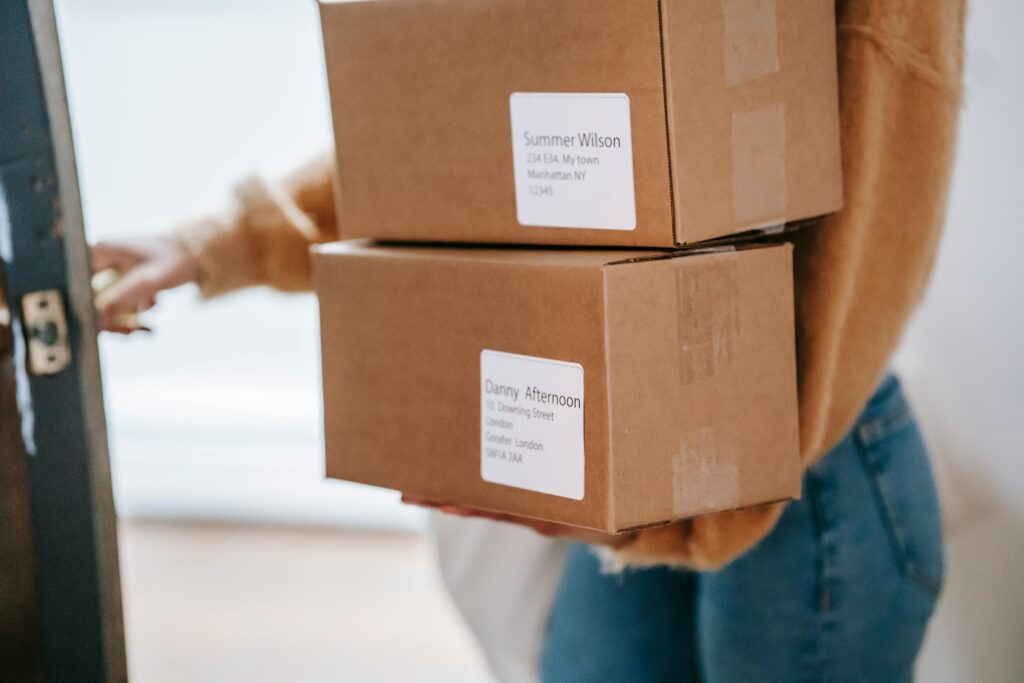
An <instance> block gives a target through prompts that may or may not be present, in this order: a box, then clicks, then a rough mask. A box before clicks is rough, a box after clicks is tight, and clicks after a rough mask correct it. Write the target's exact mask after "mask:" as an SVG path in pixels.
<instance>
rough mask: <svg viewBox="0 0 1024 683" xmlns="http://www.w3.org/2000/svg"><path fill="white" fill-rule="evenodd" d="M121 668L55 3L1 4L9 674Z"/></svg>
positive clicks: (109, 677) (78, 678)
mask: <svg viewBox="0 0 1024 683" xmlns="http://www.w3.org/2000/svg"><path fill="white" fill-rule="evenodd" d="M44 680H45V681H74V682H75V683H79V682H81V683H90V682H92V681H97V682H111V681H124V680H127V673H126V666H125V654H124V635H123V621H122V612H121V597H120V579H119V574H118V565H117V539H116V526H115V516H114V506H113V498H112V495H111V485H110V468H109V459H108V454H107V437H106V429H105V421H104V415H103V396H102V387H101V385H100V373H99V357H98V354H97V348H96V325H95V319H94V315H93V306H92V293H91V288H90V285H89V266H88V250H87V247H86V243H85V237H84V231H83V226H82V212H81V207H80V203H79V197H78V181H77V176H76V172H75V160H74V149H73V146H72V140H71V128H70V123H69V120H68V112H67V103H66V99H65V92H64V79H63V73H62V69H61V60H60V50H59V46H58V42H57V32H56V24H55V21H54V16H53V8H52V5H51V4H50V0H4V1H3V2H0V681H18V682H19V683H20V682H22V681H25V682H29V681H44Z"/></svg>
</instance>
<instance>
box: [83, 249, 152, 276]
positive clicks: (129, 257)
mask: <svg viewBox="0 0 1024 683" xmlns="http://www.w3.org/2000/svg"><path fill="white" fill-rule="evenodd" d="M139 260H140V259H139V257H138V254H135V253H132V252H129V251H127V250H125V249H123V248H121V247H118V246H116V245H113V244H110V243H109V242H97V243H96V244H95V245H93V247H92V271H93V272H94V273H99V272H100V271H104V270H107V269H108V268H114V269H115V270H128V269H129V268H131V267H132V266H133V265H135V264H136V263H138V262H139Z"/></svg>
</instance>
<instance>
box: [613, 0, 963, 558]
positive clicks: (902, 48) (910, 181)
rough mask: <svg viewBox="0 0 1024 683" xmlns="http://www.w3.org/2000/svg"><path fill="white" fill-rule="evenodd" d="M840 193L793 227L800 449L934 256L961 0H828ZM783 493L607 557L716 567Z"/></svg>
mask: <svg viewBox="0 0 1024 683" xmlns="http://www.w3.org/2000/svg"><path fill="white" fill-rule="evenodd" d="M837 19H838V50H839V55H838V56H839V89H840V93H839V96H840V120H841V126H842V145H843V174H844V181H843V182H844V193H845V197H846V203H845V206H844V208H843V210H842V211H840V212H839V213H837V214H835V215H833V216H830V217H829V218H827V219H826V220H824V221H822V222H821V223H820V224H818V225H816V226H814V227H810V228H805V229H803V230H801V231H799V232H798V233H797V234H796V235H795V236H794V237H792V238H790V239H792V241H794V243H795V244H794V281H795V285H796V325H797V330H796V332H797V366H798V386H799V400H800V440H801V457H802V460H803V463H804V465H805V467H806V466H807V465H810V464H812V463H814V462H815V461H817V460H818V459H819V458H820V457H822V456H823V455H824V454H825V453H827V452H828V451H829V450H830V449H831V448H832V447H833V446H834V445H835V444H836V443H838V442H839V441H840V440H841V439H842V438H843V435H844V434H845V433H846V432H847V431H848V430H849V429H850V427H851V425H852V424H853V423H854V421H855V420H856V417H857V415H858V414H859V412H860V411H861V410H862V409H863V406H864V405H865V403H866V402H867V400H868V398H869V397H870V396H871V393H872V391H873V390H874V388H875V386H876V385H877V383H878V381H879V380H880V378H881V376H882V374H883V373H884V371H885V367H886V364H887V363H888V361H889V357H890V355H891V354H892V352H893V350H894V349H895V348H896V345H897V343H898V342H899V340H900V337H901V335H902V332H903V328H904V326H905V324H906V322H907V319H908V318H909V316H910V314H911V312H912V311H913V309H914V307H915V306H916V304H917V302H918V301H919V299H920V298H921V296H922V294H923V292H924V289H925V285H926V284H927V281H928V277H929V275H930V273H931V270H932V265H933V262H934V260H935V255H936V250H937V246H938V243H939V237H940V233H941V229H942V225H943V221H944V215H945V209H946V197H947V193H948V186H949V180H950V171H951V167H952V161H953V152H954V147H955V138H956V124H957V118H958V115H959V108H960V82H961V72H962V59H963V30H964V2H963V0H950V1H949V2H940V3H930V2H926V1H925V0H910V1H908V2H891V1H890V0H858V1H854V0H847V1H845V2H839V3H837ZM782 509H783V505H782V504H772V505H767V506H762V507H759V508H752V509H749V510H740V511H735V512H726V513H720V514H714V515H709V516H707V517H702V518H698V519H694V520H688V521H684V522H679V523H675V524H670V525H666V526H662V527H657V528H652V529H647V530H643V531H640V532H638V533H637V534H636V535H635V536H634V537H633V540H632V541H631V542H629V543H627V544H626V545H625V546H623V547H622V548H621V549H620V550H619V551H617V553H616V555H617V556H616V557H614V558H613V559H614V560H615V561H616V562H618V563H625V564H632V565H648V564H673V565H681V566H689V567H692V568H696V569H711V568H715V567H718V566H721V565H723V564H725V563H727V562H729V561H731V560H732V559H734V558H735V557H737V556H738V555H740V554H741V553H743V552H744V551H746V550H747V549H749V548H750V547H752V546H753V545H754V544H755V543H757V541H759V540H760V539H761V538H763V537H764V536H765V535H766V534H768V533H769V532H770V531H771V529H772V528H773V527H774V525H775V523H776V522H777V521H778V519H779V517H780V516H781V513H782Z"/></svg>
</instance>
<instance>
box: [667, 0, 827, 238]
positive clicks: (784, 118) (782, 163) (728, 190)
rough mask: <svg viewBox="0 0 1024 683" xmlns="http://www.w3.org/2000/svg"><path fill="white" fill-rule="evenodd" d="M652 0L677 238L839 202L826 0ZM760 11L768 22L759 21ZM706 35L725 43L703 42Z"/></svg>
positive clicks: (811, 212) (773, 220) (819, 210)
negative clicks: (658, 11)
mask: <svg viewBox="0 0 1024 683" xmlns="http://www.w3.org/2000/svg"><path fill="white" fill-rule="evenodd" d="M661 5H662V13H663V19H662V21H663V30H664V34H665V46H666V50H665V60H666V86H667V87H666V92H667V101H668V121H669V135H670V139H671V150H672V174H673V180H674V188H675V193H674V200H675V215H676V221H677V223H676V232H677V234H678V235H679V237H680V241H681V242H693V241H699V240H704V239H710V238H713V237H716V236H719V235H723V234H727V233H728V232H731V231H734V230H738V229H749V228H755V227H758V226H761V225H767V224H777V223H779V222H782V221H793V220H798V219H801V218H808V217H812V216H818V215H822V214H826V213H829V212H832V211H835V210H837V209H839V208H840V206H841V205H842V202H843V197H842V169H841V159H840V150H839V103H838V95H837V93H838V84H837V75H836V39H835V8H834V4H833V3H831V2H822V1H821V0H779V1H778V2H777V1H776V0H698V1H691V2H680V1H678V0H668V1H666V2H662V3H661ZM766 16H771V17H774V20H775V21H774V25H772V26H770V27H766V24H767V22H766V20H765V18H766ZM718 41H721V42H722V43H724V45H725V46H726V49H725V50H720V49H715V48H714V46H715V44H716V43H718ZM744 47H745V48H747V49H746V50H741V51H740V52H738V53H737V50H736V49H737V48H744ZM737 55H739V56H737ZM730 67H731V68H730ZM723 74H726V75H727V77H728V80H729V81H730V82H729V84H728V85H726V81H725V80H723ZM779 117H781V120H780V119H779ZM737 127H738V128H737ZM776 168H777V169H778V170H779V176H781V177H777V176H776V174H775V172H774V169H776ZM759 194H760V195H761V196H758V195H759Z"/></svg>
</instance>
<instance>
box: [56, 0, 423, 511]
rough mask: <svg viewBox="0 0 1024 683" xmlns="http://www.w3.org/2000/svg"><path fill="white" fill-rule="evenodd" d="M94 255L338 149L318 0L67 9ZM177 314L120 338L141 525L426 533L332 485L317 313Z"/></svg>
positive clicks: (116, 351) (127, 485)
mask: <svg viewBox="0 0 1024 683" xmlns="http://www.w3.org/2000/svg"><path fill="white" fill-rule="evenodd" d="M56 6H57V16H58V20H59V27H60V34H61V45H62V49H63V52H64V63H65V72H66V78H67V85H68V95H69V101H70V106H71V118H72V124H73V126H74V133H75V143H76V148H77V153H78V164H79V170H80V178H81V183H82V195H83V198H84V209H85V217H86V226H87V230H88V232H89V237H90V239H93V240H95V239H100V238H111V237H125V236H134V235H146V234H152V233H154V232H166V231H168V230H170V229H171V227H172V226H173V225H175V224H176V223H178V222H179V221H181V220H183V219H185V218H188V217H194V216H197V215H200V214H202V213H204V212H206V211H208V210H211V209H216V208H221V207H223V206H224V205H225V203H226V202H227V200H228V196H229V192H230V189H231V187H232V186H233V185H234V183H235V182H236V181H238V180H239V179H240V178H241V177H243V176H244V175H248V174H250V173H253V172H254V171H257V172H261V173H263V174H265V175H267V176H270V177H274V176H277V175H279V174H281V173H284V172H286V171H288V170H289V169H291V168H292V167H294V166H296V165H297V164H300V163H302V162H303V161H305V160H306V159H307V158H308V157H309V156H311V155H312V154H314V153H316V152H318V151H320V150H322V149H325V148H326V147H327V146H328V145H329V144H330V133H329V114H328V106H327V98H326V86H325V83H326V81H325V77H324V72H323V57H322V52H321V43H320V33H319V30H320V29H319V21H318V19H317V8H316V3H315V2H313V1H312V0H218V1H216V2H212V1H210V2H208V1H206V0H174V1H173V2H169V1H167V0H57V2H56ZM199 303H200V302H199V300H198V296H197V294H196V292H195V291H194V290H193V289H191V288H185V289H183V290H180V291H174V292H170V293H168V294H165V295H162V296H161V297H160V302H159V306H158V307H157V309H156V310H154V311H152V312H151V313H149V314H147V315H146V316H145V320H146V321H147V323H148V324H150V325H151V326H152V327H153V328H154V329H155V332H154V334H152V335H149V336H140V335H134V336H132V337H131V338H127V339H125V338H119V337H114V336H111V335H104V336H103V337H102V338H101V345H100V348H101V352H102V354H103V358H102V360H103V371H104V380H105V390H106V398H107V410H108V418H109V423H110V434H111V451H112V460H113V475H114V490H115V495H116V498H117V504H118V509H119V511H120V513H121V515H122V516H125V517H149V518H153V517H173V518H177V519H181V518H195V519H204V520H217V519H221V520H248V521H272V522H284V523H312V524H336V525H357V526H369V527H401V528H408V527H412V526H418V524H419V521H420V519H421V518H422V515H421V513H420V512H419V511H418V510H415V509H413V508H410V507H408V506H402V505H401V504H400V503H399V502H398V496H397V494H394V493H390V492H386V491H383V490H379V489H371V488H369V487H362V486H358V485H355V484H348V483H344V482H327V481H324V480H323V463H322V453H321V445H320V402H319V396H320V377H319V357H320V355H319V353H320V352H319V344H318V340H317V320H316V311H315V302H314V301H313V299H312V297H310V296H283V295H279V294H274V293H271V292H268V291H249V292H244V293H240V294H237V295H233V296H229V297H226V298H224V299H223V300H218V301H214V302H211V303H209V304H206V305H199Z"/></svg>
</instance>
